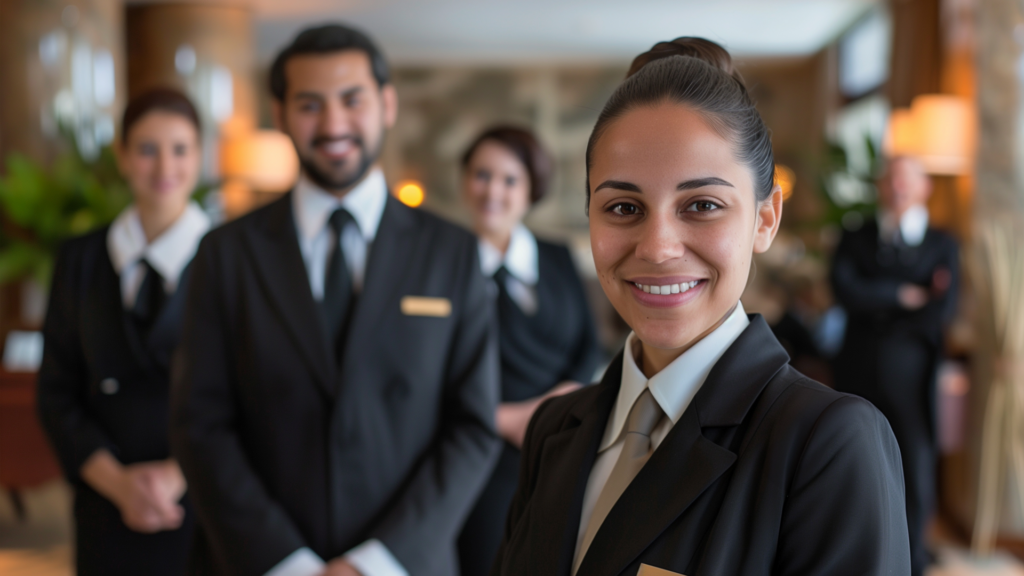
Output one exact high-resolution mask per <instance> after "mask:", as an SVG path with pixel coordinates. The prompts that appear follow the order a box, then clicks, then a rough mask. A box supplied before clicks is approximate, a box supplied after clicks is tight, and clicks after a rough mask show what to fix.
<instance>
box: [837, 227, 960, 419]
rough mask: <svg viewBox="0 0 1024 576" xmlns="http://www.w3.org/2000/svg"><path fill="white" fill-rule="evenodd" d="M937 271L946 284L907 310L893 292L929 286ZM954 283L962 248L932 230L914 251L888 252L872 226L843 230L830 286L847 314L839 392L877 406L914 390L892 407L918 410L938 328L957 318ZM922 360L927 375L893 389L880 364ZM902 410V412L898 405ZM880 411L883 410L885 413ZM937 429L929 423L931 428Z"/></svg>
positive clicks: (936, 353) (937, 348) (935, 354)
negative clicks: (946, 279)
mask: <svg viewBox="0 0 1024 576" xmlns="http://www.w3.org/2000/svg"><path fill="white" fill-rule="evenodd" d="M939 268H945V269H947V270H949V272H950V275H951V283H950V287H949V290H947V291H946V292H945V293H944V294H943V295H942V296H941V297H940V298H936V299H932V300H931V301H929V302H928V304H926V305H925V306H924V307H923V308H921V309H919V310H905V309H904V308H903V307H902V306H901V305H900V303H899V300H898V298H897V292H898V289H899V286H900V284H903V283H905V282H909V283H913V284H917V285H919V286H924V287H929V286H931V284H932V275H933V274H934V273H935V271H936V270H937V269H939ZM958 284H959V248H958V247H957V243H956V241H955V240H954V239H953V238H952V237H951V236H949V235H948V234H946V233H944V232H941V231H938V230H933V229H929V230H928V231H927V233H926V234H925V237H924V239H923V240H922V242H921V244H920V245H919V246H904V247H901V248H893V247H892V246H889V245H886V244H884V243H882V242H880V241H879V238H878V224H877V223H876V222H875V221H874V220H870V221H868V222H866V223H865V225H864V226H863V227H861V228H860V229H859V230H856V231H844V232H843V236H842V239H841V241H840V242H839V246H838V247H837V248H836V254H835V256H834V258H833V264H832V287H833V289H834V291H835V294H836V299H837V300H838V301H839V303H840V304H842V306H843V308H845V309H846V311H847V323H846V335H845V337H844V340H843V347H842V350H841V351H840V353H839V355H838V357H837V358H836V361H835V371H834V372H835V382H836V387H837V388H839V389H841V390H844V391H847V392H853V393H855V394H858V395H862V396H864V397H866V398H868V399H869V400H872V401H873V402H875V403H876V404H878V403H880V401H881V400H882V399H881V398H880V395H883V394H889V395H891V394H893V393H894V392H900V391H905V390H906V389H907V388H908V387H913V388H914V389H915V390H914V394H915V396H914V399H912V400H907V399H906V398H900V399H899V400H898V401H895V406H894V408H905V407H908V406H917V405H919V404H921V402H920V399H919V397H920V396H923V395H924V392H921V393H920V394H918V392H920V390H919V389H921V388H923V387H925V386H926V383H927V384H930V383H933V382H934V380H935V372H936V370H937V369H938V364H939V360H940V356H941V352H942V335H943V329H944V328H945V327H946V326H947V325H948V324H949V322H950V321H951V320H952V318H953V314H954V313H955V312H956V302H957V292H958ZM908 347H909V348H911V349H912V350H910V351H901V352H900V353H897V354H892V355H891V356H895V358H893V359H892V361H894V362H904V363H905V361H906V358H905V357H904V358H902V359H901V358H900V357H901V356H904V355H905V354H908V353H910V354H915V355H921V356H924V357H927V359H926V360H924V362H923V363H924V364H925V365H927V366H928V368H927V373H924V374H921V375H920V377H919V378H917V380H918V381H917V382H906V381H902V380H904V379H903V378H901V379H900V380H901V381H900V382H890V381H889V380H890V378H887V375H889V374H894V373H898V372H897V371H894V370H893V366H892V365H891V364H889V363H887V361H886V360H885V356H889V355H888V354H884V353H885V352H887V351H888V352H892V351H895V350H897V349H904V348H908ZM927 394H928V400H927V405H929V406H932V408H931V409H930V410H929V413H930V412H933V411H934V403H935V398H934V391H931V390H929V391H928V393H927ZM900 405H902V406H900ZM883 411H885V408H884V407H883ZM932 424H933V426H932V427H933V428H934V422H932Z"/></svg>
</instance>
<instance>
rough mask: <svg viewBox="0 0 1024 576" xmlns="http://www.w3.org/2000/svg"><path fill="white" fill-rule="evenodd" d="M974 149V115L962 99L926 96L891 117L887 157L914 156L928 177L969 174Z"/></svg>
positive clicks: (968, 104) (944, 95) (886, 144)
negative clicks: (930, 175) (932, 175)
mask: <svg viewBox="0 0 1024 576" xmlns="http://www.w3.org/2000/svg"><path fill="white" fill-rule="evenodd" d="M974 147H975V118H974V111H973V110H972V108H971V105H970V103H969V102H968V101H967V100H965V99H963V98H960V97H957V96H949V95H946V94H924V95H921V96H918V97H917V98H914V100H913V102H911V105H910V108H897V109H895V110H893V111H892V113H891V114H890V115H889V126H888V129H887V131H886V135H885V143H884V150H885V153H886V154H887V155H888V156H889V157H895V156H913V157H915V158H917V159H918V160H920V161H921V163H922V164H923V165H924V167H925V170H926V171H927V172H928V173H929V174H937V175H957V174H966V173H967V172H969V171H970V169H971V164H972V159H973V155H974Z"/></svg>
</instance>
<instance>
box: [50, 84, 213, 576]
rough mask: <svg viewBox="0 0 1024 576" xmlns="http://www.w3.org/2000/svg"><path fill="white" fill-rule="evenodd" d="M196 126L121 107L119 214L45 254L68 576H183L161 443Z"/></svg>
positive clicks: (162, 112) (183, 547)
mask: <svg viewBox="0 0 1024 576" xmlns="http://www.w3.org/2000/svg"><path fill="white" fill-rule="evenodd" d="M199 134H200V132H199V118H198V116H197V115H196V111H195V108H194V107H193V106H192V104H191V103H190V102H189V100H188V99H187V98H186V97H185V96H184V95H183V94H181V93H179V92H177V91H174V90H169V89H155V90H153V91H150V92H147V93H145V94H142V95H140V96H138V97H136V98H135V99H133V100H132V102H130V103H129V104H128V107H127V109H126V110H125V113H124V122H123V124H122V135H121V143H120V147H119V150H118V164H119V167H120V169H121V172H122V173H123V174H124V176H125V179H126V180H127V181H128V184H129V187H130V188H131V191H132V198H133V203H132V205H131V206H129V207H128V208H126V209H125V210H124V211H123V212H122V213H121V214H120V215H119V216H118V217H117V219H116V220H114V222H113V224H111V225H110V226H107V227H104V228H102V229H100V230H98V231H96V232H92V233H89V234H86V235H85V236H82V237H80V238H75V239H73V240H70V241H68V242H67V243H66V244H65V245H64V246H63V248H62V249H61V251H60V254H59V255H58V257H57V264H56V268H55V270H54V275H53V286H52V289H51V294H50V304H49V308H48V310H47V315H46V324H45V325H44V327H43V337H44V339H45V346H44V352H43V364H42V366H41V368H40V371H39V413H40V417H41V419H42V422H43V424H44V426H45V428H46V431H47V433H48V435H49V437H50V441H51V443H52V444H53V446H54V448H55V449H56V452H57V455H58V456H59V459H60V462H61V466H62V468H63V469H64V473H65V475H66V476H67V478H68V480H69V481H70V482H71V484H72V486H73V487H74V491H75V501H74V515H75V554H76V561H75V564H76V569H77V573H78V575H79V576H91V575H103V576H118V575H122V574H123V575H126V576H128V575H137V574H147V575H168V576H173V575H178V574H183V573H184V570H185V564H186V561H187V558H188V549H189V545H190V543H191V540H192V527H193V515H192V513H191V509H190V507H189V504H188V501H187V500H186V499H184V498H183V495H184V492H185V479H184V477H183V476H182V473H181V470H180V469H179V467H178V464H177V462H176V461H175V460H173V459H172V458H171V455H170V447H169V445H168V418H169V407H168V402H169V399H168V395H169V390H168V387H169V378H170V377H169V365H170V358H171V354H172V352H173V351H174V348H175V346H176V345H177V342H178V333H179V327H180V324H181V317H182V312H183V309H184V294H185V290H184V289H183V286H184V285H185V284H186V283H187V281H188V276H189V274H188V270H189V263H190V262H191V260H192V255H193V254H195V251H196V247H197V246H198V244H199V240H200V238H202V236H203V235H204V234H205V233H206V231H207V230H208V229H209V227H210V222H209V219H208V218H207V217H206V215H205V214H204V213H203V212H202V210H200V209H199V207H198V206H197V205H195V204H194V203H191V202H190V201H189V198H190V197H191V195H192V191H193V190H194V189H195V186H196V182H197V180H198V178H199V167H200V164H201V161H202V154H201V150H200V148H199Z"/></svg>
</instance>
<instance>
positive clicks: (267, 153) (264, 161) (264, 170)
mask: <svg viewBox="0 0 1024 576" xmlns="http://www.w3.org/2000/svg"><path fill="white" fill-rule="evenodd" d="M220 170H221V175H222V176H224V177H225V178H227V179H238V180H243V181H244V182H245V183H246V184H248V185H249V186H251V187H252V189H253V190H257V191H260V192H282V191H285V190H288V189H289V188H290V187H291V186H292V185H293V184H295V180H296V179H297V178H298V175H299V159H298V156H296V154H295V148H294V147H293V146H292V141H291V140H290V139H289V138H288V137H287V136H285V135H284V134H282V133H281V132H278V131H276V130H255V131H252V132H248V133H243V134H239V135H237V136H235V137H233V138H228V139H227V140H225V141H224V143H223V145H222V146H221V155H220Z"/></svg>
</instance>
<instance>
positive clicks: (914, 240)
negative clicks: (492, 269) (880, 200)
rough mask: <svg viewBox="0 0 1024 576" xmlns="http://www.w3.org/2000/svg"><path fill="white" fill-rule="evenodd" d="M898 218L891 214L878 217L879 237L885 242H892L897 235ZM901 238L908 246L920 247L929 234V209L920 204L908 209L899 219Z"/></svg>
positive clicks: (883, 213) (887, 213) (882, 214)
mask: <svg viewBox="0 0 1024 576" xmlns="http://www.w3.org/2000/svg"><path fill="white" fill-rule="evenodd" d="M895 220H896V218H895V216H894V215H893V214H892V213H891V212H881V213H880V214H879V215H878V235H879V237H880V238H881V239H882V240H883V241H885V242H892V241H893V236H894V235H895V234H896V227H897V223H896V222H895ZM898 226H899V231H900V237H901V238H903V243H904V244H906V245H907V246H920V245H921V242H924V236H925V234H926V233H927V232H928V208H926V207H924V206H922V205H920V204H918V205H917V206H911V207H910V208H907V211H906V212H904V213H903V215H902V216H900V219H899V223H898Z"/></svg>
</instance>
